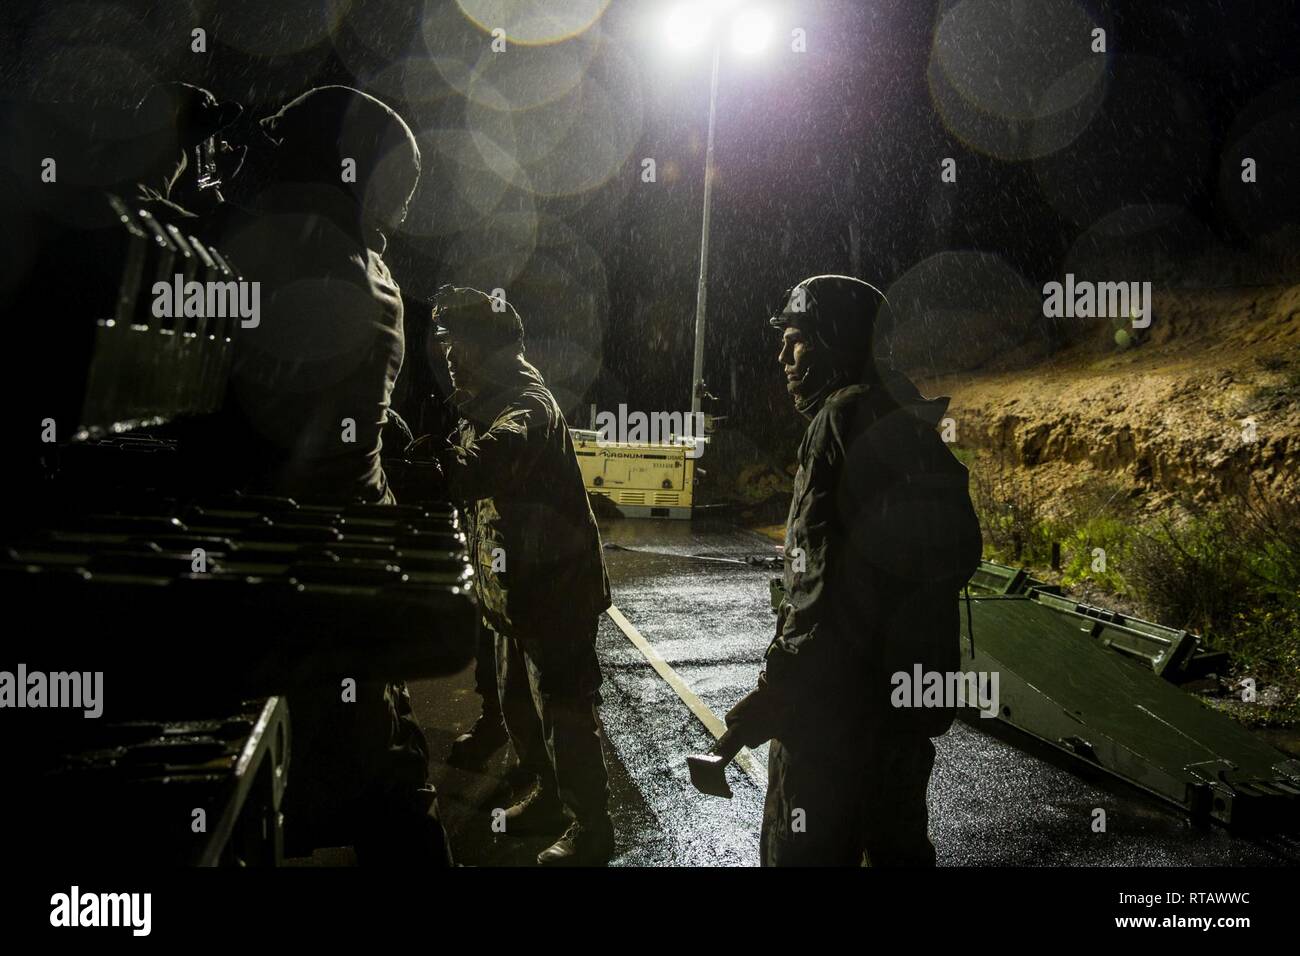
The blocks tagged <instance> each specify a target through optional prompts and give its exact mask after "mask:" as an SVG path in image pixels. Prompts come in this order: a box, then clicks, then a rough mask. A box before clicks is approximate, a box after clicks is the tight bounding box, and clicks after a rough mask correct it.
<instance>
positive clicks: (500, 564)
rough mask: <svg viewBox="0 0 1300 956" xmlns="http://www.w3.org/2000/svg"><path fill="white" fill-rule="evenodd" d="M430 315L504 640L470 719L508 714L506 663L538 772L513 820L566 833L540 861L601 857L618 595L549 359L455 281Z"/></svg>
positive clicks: (479, 551) (452, 482) (451, 476)
mask: <svg viewBox="0 0 1300 956" xmlns="http://www.w3.org/2000/svg"><path fill="white" fill-rule="evenodd" d="M433 318H434V321H435V322H436V323H437V331H436V335H437V336H438V338H439V339H440V340H441V341H442V342H443V346H444V349H445V353H446V357H447V363H448V366H449V368H450V371H451V377H452V384H453V385H454V386H455V389H456V391H455V392H454V393H453V395H452V400H453V401H454V402H455V403H456V406H457V409H458V411H459V412H460V416H461V422H460V428H459V434H458V436H457V437H456V439H455V441H454V444H453V447H452V448H451V449H450V450H449V451H448V452H447V453H445V454H444V455H443V456H442V458H441V462H442V468H443V472H444V474H445V477H446V481H447V487H448V490H449V493H450V496H451V497H452V499H453V500H456V501H462V502H464V503H465V505H466V510H467V512H468V514H469V516H470V526H471V538H472V549H473V554H474V560H475V572H476V578H475V587H476V590H477V593H478V597H479V603H480V607H481V610H482V614H483V621H484V623H485V624H486V625H487V627H488V628H489V629H490V631H491V633H492V634H493V635H494V638H493V640H494V644H495V648H494V649H495V668H492V666H491V665H492V663H493V662H492V660H491V659H490V658H486V656H485V655H480V662H479V667H478V669H477V673H476V677H477V682H478V685H479V689H480V693H481V694H482V695H483V697H484V717H483V718H481V719H480V722H479V724H478V725H476V727H475V731H474V732H473V733H474V735H476V734H478V733H484V734H490V733H492V732H493V731H494V730H495V728H494V727H493V726H492V724H493V723H494V722H495V721H497V720H499V718H498V717H497V716H496V714H497V710H496V708H494V707H493V706H492V700H491V698H492V689H491V675H492V671H493V670H495V677H496V685H497V686H496V692H497V697H498V700H499V706H500V712H501V713H502V714H503V715H504V720H505V727H506V729H507V730H508V732H509V739H510V741H511V743H512V744H513V745H514V749H515V753H516V755H517V756H518V758H519V764H520V766H521V767H522V768H523V769H524V770H525V771H527V772H529V773H531V774H532V775H533V776H534V777H535V778H536V783H535V785H534V787H533V788H532V790H531V791H530V792H529V793H528V794H527V795H526V796H525V798H524V799H523V800H522V801H521V802H519V803H517V804H515V805H514V806H512V807H510V808H509V809H507V810H506V811H505V828H506V829H505V832H506V833H507V834H515V835H518V834H526V833H538V834H548V835H550V834H554V835H556V836H558V839H556V841H555V843H554V844H553V845H552V846H550V847H549V848H547V849H546V850H543V851H542V853H541V854H540V855H539V856H538V858H537V859H538V862H539V863H540V864H542V865H574V864H578V865H599V864H604V863H605V862H607V861H608V860H609V858H610V856H611V855H612V853H613V850H614V832H613V826H612V824H611V822H610V819H609V813H608V810H607V800H608V780H607V776H606V772H605V764H604V758H603V756H602V753H601V745H600V735H599V727H598V723H597V719H596V711H595V702H596V695H597V691H598V690H599V688H600V683H601V675H600V666H599V663H598V662H597V660H596V627H597V622H598V619H599V617H600V614H601V612H602V611H604V610H605V608H607V607H609V603H610V595H609V578H608V577H607V576H606V573H605V560H604V553H603V551H602V550H601V543H600V532H599V530H598V529H597V527H596V519H595V517H594V516H593V515H592V512H591V505H590V503H589V502H588V500H587V492H586V489H585V487H584V485H583V481H582V473H581V471H580V470H579V468H578V459H577V456H576V453H575V451H574V447H573V440H572V438H571V436H570V434H569V429H568V426H567V425H566V424H565V421H564V415H563V414H562V413H561V411H560V407H559V405H558V404H557V403H556V401H555V398H554V397H553V396H552V395H551V392H550V390H549V389H548V388H547V387H546V383H545V382H544V381H543V379H542V376H541V373H540V372H538V371H537V369H536V368H534V367H533V366H532V365H531V364H529V363H528V362H527V361H526V360H525V359H524V356H523V350H524V344H523V323H522V322H521V321H520V318H519V314H518V313H517V312H516V311H515V309H514V307H513V306H512V305H510V304H509V303H508V302H506V301H505V300H504V299H503V298H502V297H500V296H489V295H487V294H486V293H483V292H479V291H478V290H475V289H462V288H445V289H443V290H442V291H441V292H440V293H439V295H438V296H437V298H436V299H435V302H434V308H433ZM469 749H478V750H480V751H481V750H484V749H486V746H478V745H473V746H471V747H470V748H469ZM566 823H567V824H568V829H567V830H565V831H564V832H563V834H562V835H561V833H560V831H561V830H562V829H563V828H564V827H565V825H566Z"/></svg>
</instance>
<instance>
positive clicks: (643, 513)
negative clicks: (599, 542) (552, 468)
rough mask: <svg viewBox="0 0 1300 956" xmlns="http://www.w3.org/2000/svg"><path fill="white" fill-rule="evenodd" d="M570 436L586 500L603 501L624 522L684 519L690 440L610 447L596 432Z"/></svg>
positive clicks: (689, 493) (689, 491) (691, 473)
mask: <svg viewBox="0 0 1300 956" xmlns="http://www.w3.org/2000/svg"><path fill="white" fill-rule="evenodd" d="M570 431H571V432H572V434H573V444H574V446H575V449H576V451H577V453H578V464H579V466H580V467H581V468H582V481H583V484H585V485H586V486H587V494H589V495H591V496H593V497H602V498H606V499H608V500H609V501H610V502H611V503H612V504H613V505H614V506H616V507H617V508H618V510H619V511H620V512H621V513H622V514H623V516H624V517H627V518H690V516H691V502H692V497H693V494H694V490H695V459H696V457H698V452H697V450H696V449H697V448H698V447H699V446H698V445H697V444H696V441H695V440H693V439H690V438H686V439H678V440H676V441H673V442H668V443H658V444H651V443H648V442H612V441H600V432H598V431H594V430H587V429H582V428H574V429H570ZM702 441H703V440H701V443H702Z"/></svg>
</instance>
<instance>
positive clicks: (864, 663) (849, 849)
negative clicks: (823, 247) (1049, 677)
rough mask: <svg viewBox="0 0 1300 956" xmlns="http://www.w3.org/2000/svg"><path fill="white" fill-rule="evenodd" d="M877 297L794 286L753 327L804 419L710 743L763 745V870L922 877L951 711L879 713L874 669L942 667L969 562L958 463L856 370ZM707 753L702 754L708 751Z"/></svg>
mask: <svg viewBox="0 0 1300 956" xmlns="http://www.w3.org/2000/svg"><path fill="white" fill-rule="evenodd" d="M882 301H883V296H882V295H881V294H880V293H879V292H878V291H877V290H876V289H875V288H874V287H873V286H870V285H868V284H867V283H865V282H861V281H859V280H857V279H852V278H848V277H846V276H816V277H814V278H811V279H805V280H804V281H803V282H801V283H799V285H798V286H796V287H795V288H794V289H793V290H791V293H790V295H789V298H788V300H787V304H786V306H785V308H784V310H783V311H782V312H781V314H780V315H778V316H775V317H773V318H772V319H771V324H772V325H773V326H775V327H776V328H779V329H782V330H783V337H782V343H781V353H780V356H779V357H778V361H779V362H780V364H781V366H782V368H783V369H784V370H785V373H786V381H787V386H788V388H789V391H790V394H791V396H792V397H793V398H794V402H795V407H796V408H797V409H798V410H799V412H800V413H801V414H802V415H803V416H804V417H805V418H807V419H809V424H808V429H807V431H806V432H805V433H804V437H803V441H802V443H801V444H800V446H799V471H798V473H797V475H796V477H795V482H794V494H793V497H792V500H791V503H790V514H789V518H788V520H787V523H786V539H785V577H784V583H785V591H786V597H785V600H784V601H783V602H782V604H781V607H780V609H779V616H778V622H777V631H776V637H775V638H774V639H773V641H772V643H771V645H770V646H769V648H768V651H767V655H766V667H765V670H764V673H763V674H761V675H760V677H759V686H758V689H757V690H755V691H753V692H751V693H750V694H749V695H748V696H746V697H745V698H744V699H743V700H741V701H740V702H739V703H738V704H737V705H736V706H735V707H734V708H733V709H732V710H731V711H730V712H729V713H728V714H727V726H728V730H727V737H728V739H730V740H738V741H739V742H740V743H743V744H744V745H746V746H751V747H752V746H757V745H758V744H761V743H762V742H763V741H765V740H768V739H771V740H772V745H771V751H770V756H769V760H768V776H769V782H768V792H767V801H766V805H765V807H764V817H763V833H762V861H763V863H764V865H768V866H776V865H816V864H830V865H835V864H840V865H858V864H859V863H861V862H862V860H863V855H864V853H865V854H866V857H867V858H868V860H869V862H870V863H872V864H873V865H878V866H880V865H884V866H890V865H917V866H924V865H930V866H933V865H934V861H935V852H934V846H933V845H932V844H931V843H930V840H929V836H928V833H927V813H926V787H927V784H928V782H929V778H930V771H931V768H932V767H933V764H934V746H933V745H932V744H931V742H930V739H929V738H931V737H935V736H939V735H940V734H942V733H944V732H945V731H946V730H947V729H948V727H949V726H950V725H951V723H952V720H953V716H954V714H955V709H954V708H952V707H940V708H935V709H919V710H902V709H895V708H893V707H891V704H890V697H891V692H892V691H893V690H894V685H893V684H892V682H891V675H893V674H895V673H897V672H900V671H901V672H905V673H907V674H909V675H910V674H911V673H912V669H913V666H914V665H915V664H920V665H921V667H922V669H923V670H924V671H939V672H951V671H954V670H956V669H957V668H958V667H959V665H960V649H959V647H958V634H959V627H960V624H959V618H958V593H959V590H960V588H961V587H962V585H964V584H965V583H966V581H967V580H968V579H969V577H970V575H971V574H972V573H974V570H975V568H976V567H977V566H978V563H979V558H980V532H979V525H978V523H977V521H976V518H975V514H974V511H973V509H972V507H971V504H970V498H969V496H968V494H967V474H966V469H965V468H964V467H963V466H962V465H961V463H960V462H958V461H957V459H956V458H955V457H954V456H953V455H952V453H951V452H950V451H949V450H948V448H947V447H946V446H945V445H944V443H943V441H942V440H941V439H940V437H939V435H938V432H937V429H936V426H937V425H938V423H939V420H940V418H941V417H942V415H943V414H944V411H945V410H946V409H947V405H948V401H947V399H934V400H926V399H923V398H921V396H920V394H919V393H918V392H917V390H916V387H915V386H914V385H913V384H912V383H911V382H910V381H908V379H907V378H906V377H904V376H903V375H902V374H900V373H898V372H895V371H892V370H889V369H884V368H880V367H878V366H877V363H876V361H875V360H874V358H873V354H872V353H873V349H872V342H873V327H874V323H875V319H876V315H877V311H878V309H879V306H880V303H881V302H882ZM721 746H722V745H721V744H720V747H721Z"/></svg>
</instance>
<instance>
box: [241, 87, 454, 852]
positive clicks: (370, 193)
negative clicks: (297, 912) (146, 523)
mask: <svg viewBox="0 0 1300 956" xmlns="http://www.w3.org/2000/svg"><path fill="white" fill-rule="evenodd" d="M261 127H262V130H263V131H264V133H265V135H266V142H265V143H264V144H263V148H261V149H257V150H250V155H249V165H250V168H251V170H252V171H253V173H254V175H255V177H256V179H255V180H254V181H255V182H256V184H257V185H258V186H260V187H261V189H260V192H257V193H256V194H255V195H248V196H247V197H246V198H245V197H241V199H243V203H244V205H243V206H242V208H231V210H230V212H229V214H228V215H227V217H226V223H225V228H224V230H223V241H224V246H223V248H226V249H228V251H229V252H230V254H231V256H232V258H234V260H235V261H237V262H238V263H239V265H240V267H241V269H242V270H243V273H244V274H245V275H246V276H249V277H253V278H256V279H258V280H259V281H260V282H261V283H262V293H261V316H260V321H259V322H258V324H257V325H256V326H255V327H253V328H245V329H241V330H240V335H239V338H238V345H239V351H238V353H237V357H236V361H235V367H234V371H233V383H232V395H233V406H234V407H233V409H232V411H233V412H234V414H235V417H236V418H238V419H241V420H242V421H243V423H244V426H245V428H246V429H247V433H246V435H245V436H244V440H245V441H246V442H247V443H248V444H247V446H246V447H245V448H244V449H243V450H242V451H243V455H244V456H246V458H245V460H244V465H243V467H245V469H246V470H247V472H248V474H249V479H250V480H249V481H248V482H247V483H246V486H247V487H251V488H252V489H254V490H258V491H263V492H269V493H274V494H284V495H291V496H294V497H296V498H307V499H323V500H326V501H333V502H342V501H364V502H392V501H394V498H393V495H392V493H391V492H390V491H389V489H388V485H387V480H386V478H385V475H384V471H383V468H382V466H381V464H380V448H381V444H382V442H381V432H382V430H383V428H384V425H385V423H386V421H387V412H388V404H389V398H390V395H391V393H392V389H393V382H394V380H395V379H396V378H397V374H398V371H399V370H400V368H401V366H402V357H403V339H402V300H401V297H400V295H399V293H398V289H397V285H396V284H395V283H394V281H393V279H392V276H391V275H390V274H389V271H388V268H387V266H385V265H384V262H383V259H382V258H381V257H380V253H381V252H382V250H383V248H384V245H385V238H384V231H385V230H387V229H390V228H392V227H393V226H395V225H397V224H398V223H400V222H401V221H402V219H403V218H404V217H405V214H406V207H407V203H408V202H409V201H410V197H411V195H412V193H413V192H414V190H415V186H416V183H417V181H418V179H419V173H420V153H419V149H418V148H417V146H416V143H415V138H414V137H413V136H412V134H411V131H410V129H409V128H408V127H407V125H406V123H405V122H403V121H402V119H401V117H400V116H398V115H397V113H395V112H393V110H391V109H389V108H388V107H387V106H385V105H384V104H383V103H381V102H380V101H379V100H376V99H374V98H373V97H371V96H368V95H366V94H364V93H361V92H359V91H357V90H353V89H349V88H346V87H337V86H333V87H321V88H318V89H313V90H310V91H308V92H307V93H304V94H303V95H302V96H300V97H298V98H297V99H295V100H293V101H292V102H290V103H289V104H288V105H286V106H285V107H284V108H283V109H281V110H280V111H279V112H278V113H276V114H275V115H274V116H271V117H268V118H267V119H264V120H262V121H261ZM241 178H242V177H241ZM228 208H229V204H228ZM289 704H290V715H291V719H292V721H293V732H294V743H293V764H292V768H291V771H290V775H289V785H288V790H287V791H286V796H285V800H286V807H285V826H286V838H287V840H288V842H289V843H290V844H291V846H293V847H294V848H295V849H306V848H310V847H312V846H322V845H337V844H338V843H339V842H340V840H343V841H345V842H347V841H350V842H353V843H354V844H355V846H356V848H357V854H358V857H359V858H360V860H361V862H363V863H370V862H375V861H379V862H395V861H398V860H402V859H417V860H425V859H430V858H432V859H434V860H435V861H438V862H449V854H448V850H447V847H446V843H445V835H444V834H443V831H442V827H441V825H440V824H439V822H438V820H437V813H436V801H435V798H434V792H433V790H432V788H431V787H428V786H427V780H428V747H427V744H426V742H425V739H424V736H423V734H422V733H421V731H420V728H419V726H418V724H416V722H415V720H414V718H413V716H412V713H411V705H410V697H409V694H408V693H407V689H406V686H405V684H401V683H394V684H388V685H384V684H378V683H366V682H362V683H360V684H359V685H358V687H357V700H356V702H355V703H345V702H342V701H341V700H340V693H339V690H338V688H337V687H332V688H327V689H326V688H323V689H322V690H321V691H320V692H318V693H304V694H297V695H290V700H289Z"/></svg>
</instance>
